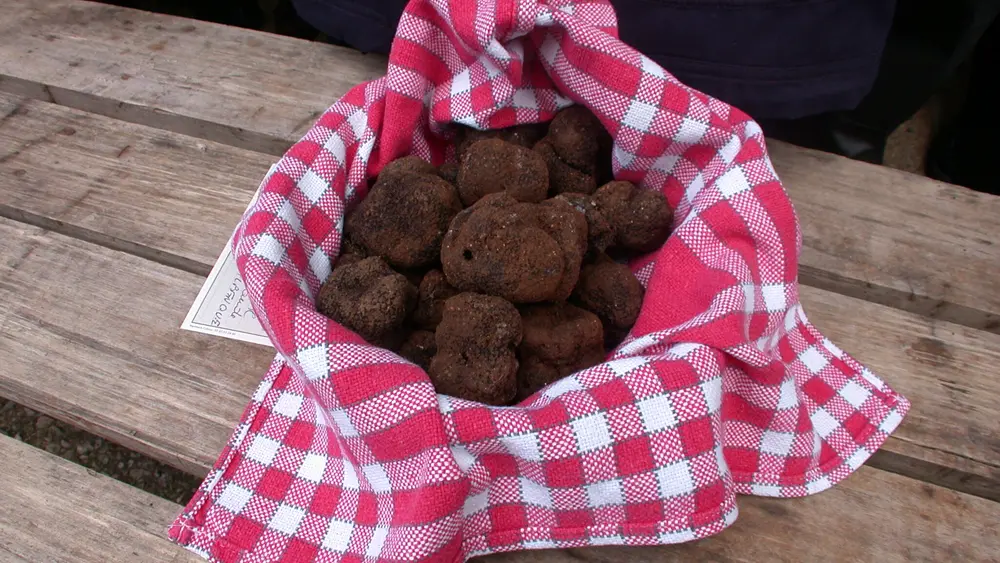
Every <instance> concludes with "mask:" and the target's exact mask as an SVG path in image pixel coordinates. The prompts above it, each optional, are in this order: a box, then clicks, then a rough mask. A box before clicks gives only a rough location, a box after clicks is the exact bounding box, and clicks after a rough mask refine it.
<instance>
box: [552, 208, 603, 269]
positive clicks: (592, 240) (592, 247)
mask: <svg viewBox="0 0 1000 563" xmlns="http://www.w3.org/2000/svg"><path fill="white" fill-rule="evenodd" d="M554 199H561V200H565V201H566V202H568V203H569V204H570V205H572V206H573V208H574V209H576V210H577V211H579V212H580V213H583V216H584V218H585V219H586V220H587V241H588V243H589V248H588V250H587V253H588V257H596V256H597V255H598V254H600V253H602V252H604V251H605V250H607V249H608V247H609V246H611V245H612V244H614V242H615V232H614V230H613V229H612V228H611V224H610V223H608V220H607V219H605V218H604V214H602V213H601V212H600V211H598V209H597V206H596V205H594V200H593V198H591V197H590V196H588V195H584V194H573V193H569V194H562V195H559V196H557V197H556V198H554Z"/></svg>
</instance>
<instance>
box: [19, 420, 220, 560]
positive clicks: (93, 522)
mask: <svg viewBox="0 0 1000 563" xmlns="http://www.w3.org/2000/svg"><path fill="white" fill-rule="evenodd" d="M0 507H3V509H2V510H0V561H3V562H8V561H9V562H15V561H17V562H30V561H45V562H46V563H62V562H74V563H77V562H80V563H83V562H93V563H124V562H126V561H128V562H132V561H164V562H168V561H169V562H175V563H180V562H195V561H201V559H200V558H198V557H197V556H195V555H194V554H193V553H190V552H186V551H183V550H181V549H180V548H178V547H177V546H176V545H173V544H172V543H170V541H169V540H167V538H166V535H165V530H166V528H167V526H169V525H170V523H171V522H172V521H173V519H174V518H175V517H176V516H177V514H178V513H179V512H180V508H181V507H180V506H178V505H176V504H174V503H172V502H170V501H167V500H163V499H161V498H159V497H155V496H153V495H151V494H149V493H146V492H143V491H141V490H139V489H136V488H133V487H130V486H128V485H126V484H124V483H122V482H120V481H116V480H114V479H112V478H111V477H107V476H105V475H100V474H98V473H94V472H93V471H89V470H87V469H84V468H82V467H80V466H79V465H76V464H75V463H72V462H70V461H66V460H63V459H60V458H58V457H56V456H54V455H52V454H49V453H47V452H44V451H42V450H39V449H36V448H33V447H31V446H28V445H26V444H23V443H21V442H18V441H16V440H14V439H13V438H8V437H7V436H4V435H2V434H0Z"/></svg>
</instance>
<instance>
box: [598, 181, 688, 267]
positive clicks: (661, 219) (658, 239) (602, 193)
mask: <svg viewBox="0 0 1000 563" xmlns="http://www.w3.org/2000/svg"><path fill="white" fill-rule="evenodd" d="M593 202H594V205H595V206H596V207H597V209H598V210H599V211H600V212H601V214H602V215H604V217H605V218H606V219H607V220H608V222H609V223H610V224H611V228H612V229H613V230H614V232H615V246H617V247H621V248H624V249H626V250H632V251H636V252H650V251H653V250H656V249H657V248H659V247H660V246H661V245H662V244H663V243H664V241H666V240H667V237H668V236H670V223H671V221H672V220H673V211H672V210H671V209H670V205H669V204H667V198H666V197H664V196H663V194H662V193H660V192H658V191H654V190H644V189H641V188H638V187H636V186H635V184H632V183H631V182H625V181H615V182H609V183H607V184H605V185H603V186H601V187H600V188H599V189H598V190H597V191H596V192H594V196H593Z"/></svg>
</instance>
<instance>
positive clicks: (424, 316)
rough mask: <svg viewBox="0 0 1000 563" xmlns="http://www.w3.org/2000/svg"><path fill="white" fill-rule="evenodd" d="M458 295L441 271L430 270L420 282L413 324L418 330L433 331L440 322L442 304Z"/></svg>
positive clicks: (442, 309)
mask: <svg viewBox="0 0 1000 563" xmlns="http://www.w3.org/2000/svg"><path fill="white" fill-rule="evenodd" d="M456 294H458V290H457V289H455V288H454V287H452V286H451V285H449V284H448V280H446V279H445V277H444V274H443V273H442V272H441V270H431V271H429V272H427V273H426V274H425V275H424V278H423V279H422V280H420V287H419V288H418V297H417V308H416V310H415V311H413V324H415V325H416V326H418V327H420V328H425V329H428V330H434V329H435V328H436V327H437V325H438V324H439V323H440V322H441V312H442V311H444V302H445V301H446V300H447V299H448V298H449V297H453V296H455V295H456Z"/></svg>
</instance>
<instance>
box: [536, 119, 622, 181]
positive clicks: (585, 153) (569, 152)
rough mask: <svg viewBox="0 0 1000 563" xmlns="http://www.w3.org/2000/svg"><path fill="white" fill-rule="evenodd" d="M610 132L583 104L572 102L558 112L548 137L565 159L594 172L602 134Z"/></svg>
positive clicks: (558, 153) (561, 157)
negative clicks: (574, 104)
mask: <svg viewBox="0 0 1000 563" xmlns="http://www.w3.org/2000/svg"><path fill="white" fill-rule="evenodd" d="M606 134H607V132H606V131H605V129H604V126H603V125H601V122H600V121H599V120H598V119H597V117H595V116H594V114H593V113H591V112H590V110H588V109H587V108H585V107H583V106H571V107H568V108H566V109H564V110H562V111H561V112H559V113H557V114H556V116H555V117H554V118H553V119H552V123H550V124H549V132H548V135H546V136H545V139H546V140H548V142H549V143H551V145H552V148H553V149H554V150H555V152H556V154H557V155H559V158H560V159H562V161H563V162H565V163H566V164H568V165H570V166H572V167H573V168H575V169H577V170H579V171H581V172H584V173H586V174H590V175H593V174H594V173H595V172H596V169H597V158H598V153H599V152H600V150H601V137H602V135H606Z"/></svg>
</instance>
